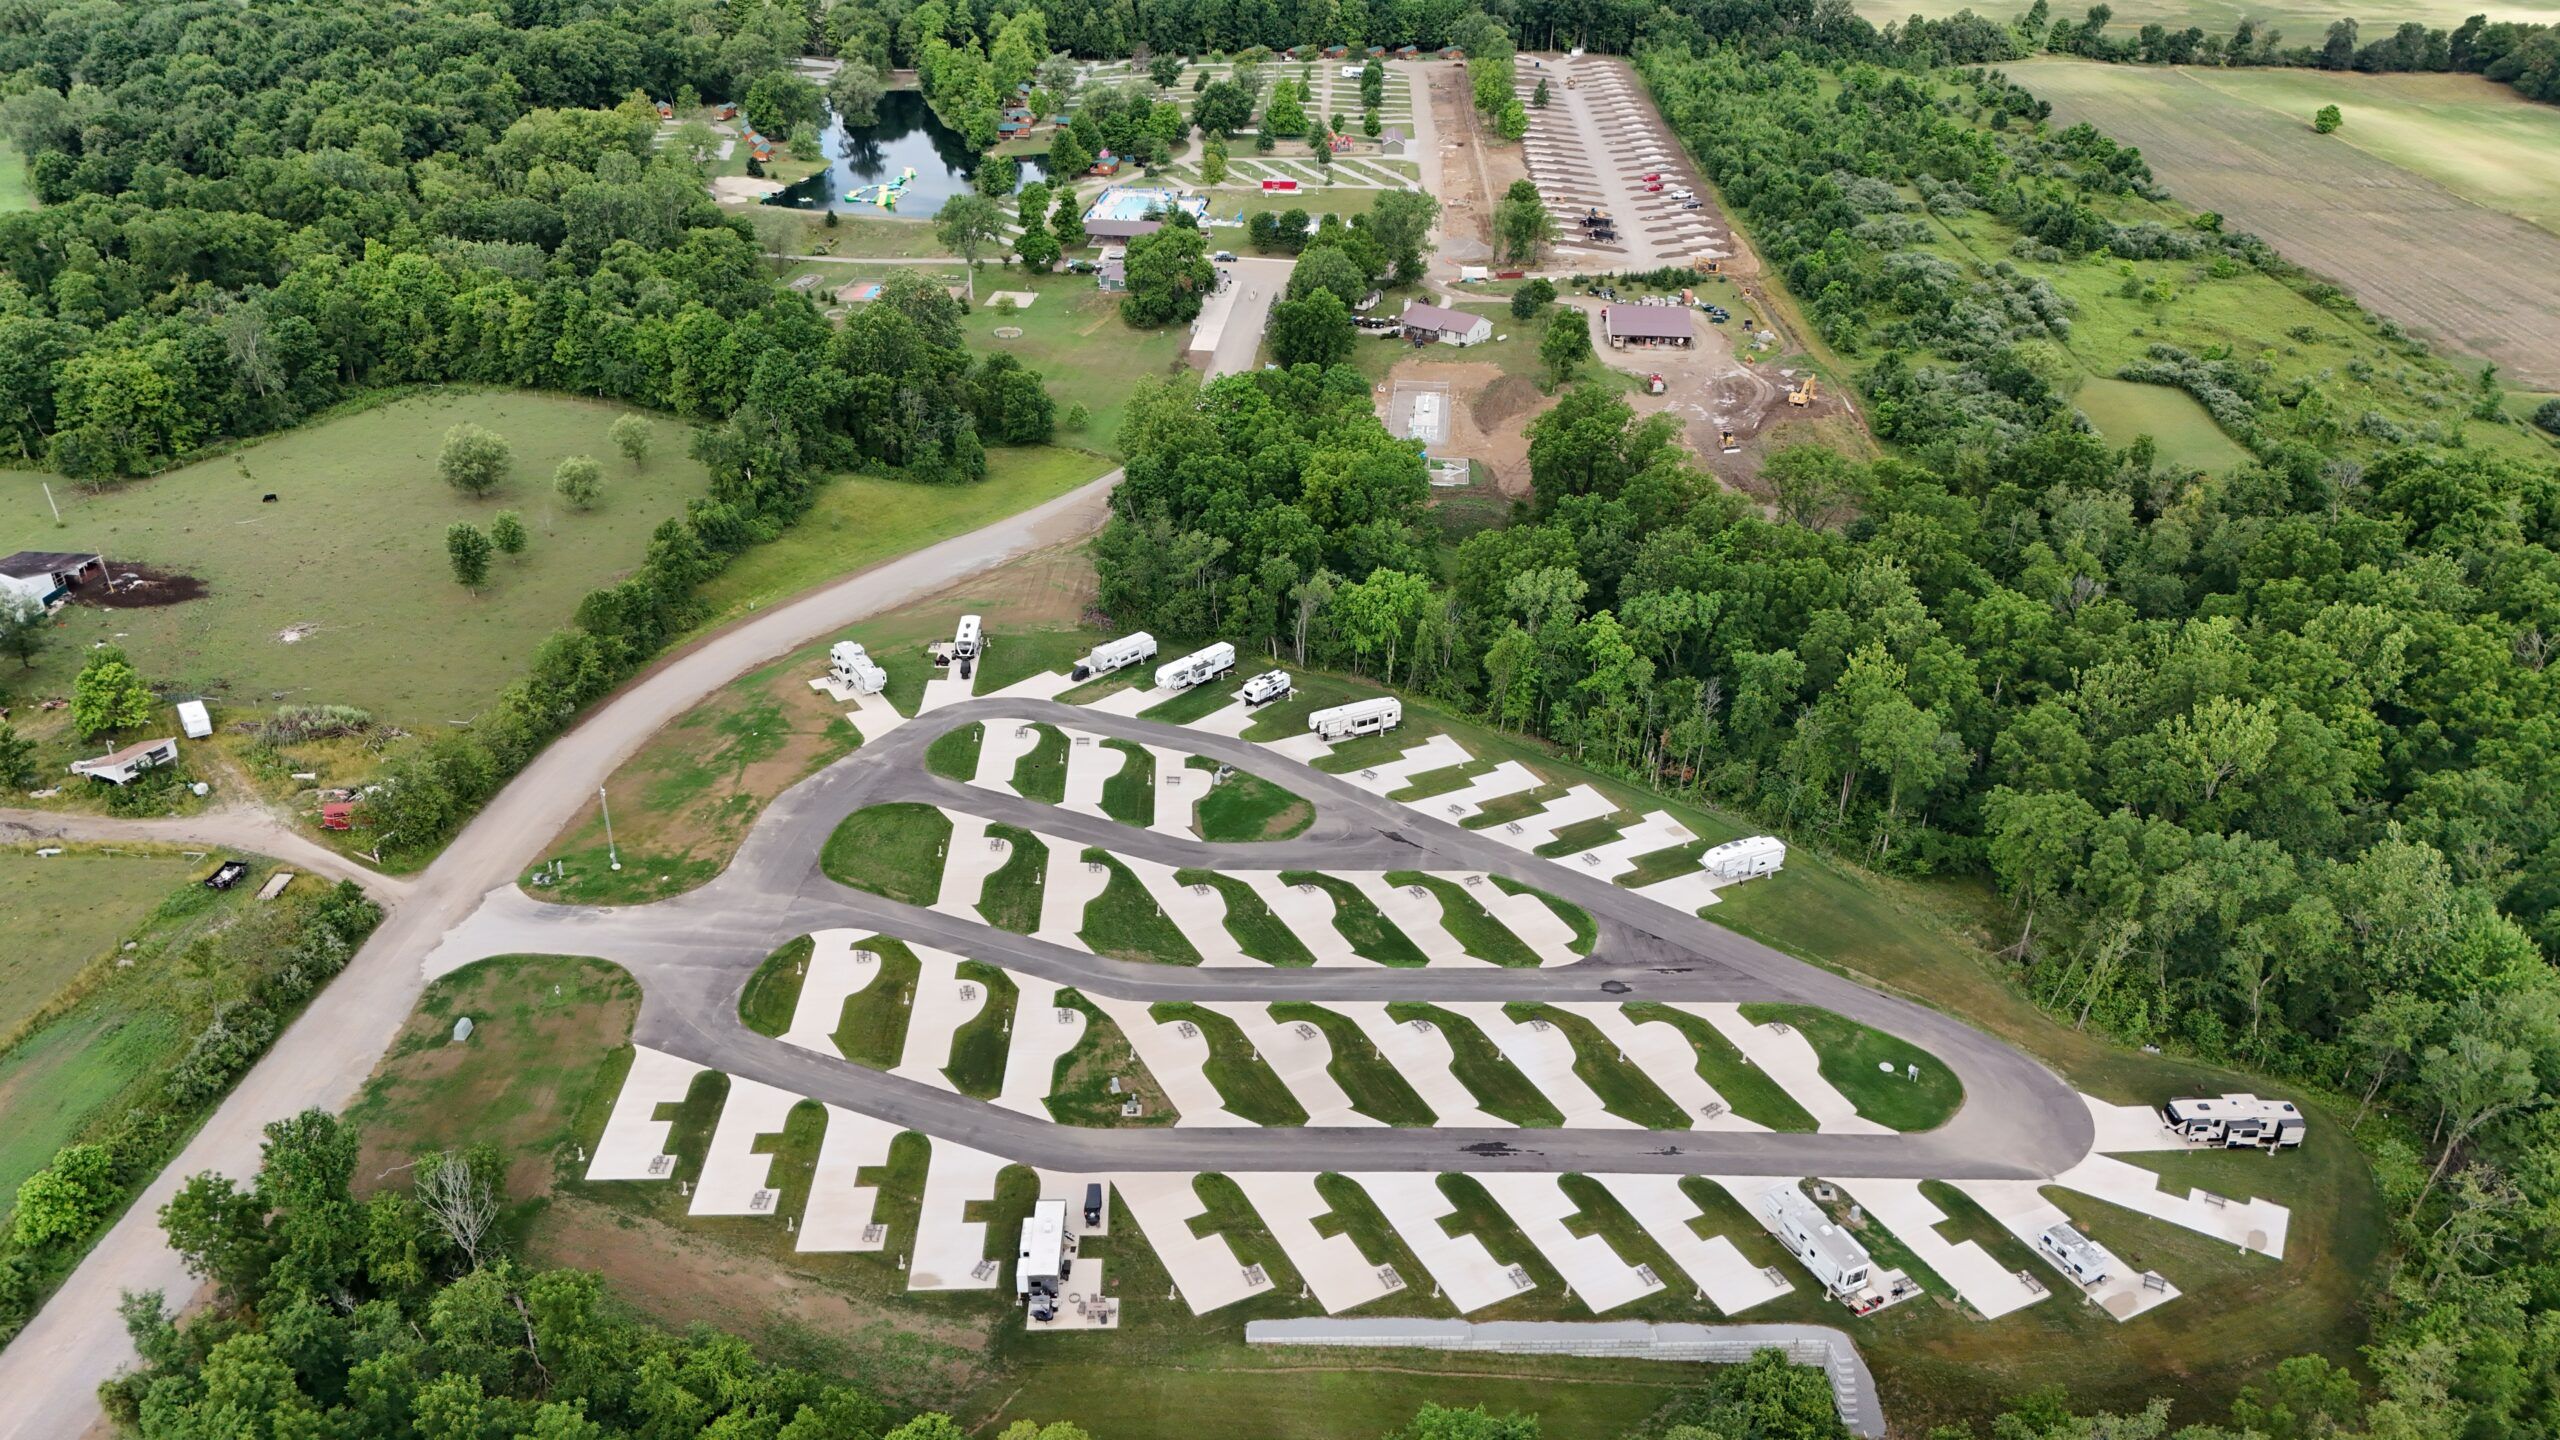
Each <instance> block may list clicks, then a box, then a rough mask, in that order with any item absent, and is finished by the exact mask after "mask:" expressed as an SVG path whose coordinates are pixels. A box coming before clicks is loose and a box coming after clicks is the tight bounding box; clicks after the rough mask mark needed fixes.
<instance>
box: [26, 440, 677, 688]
mask: <svg viewBox="0 0 2560 1440" xmlns="http://www.w3.org/2000/svg"><path fill="white" fill-rule="evenodd" d="M625 413H629V412H626V411H624V410H623V409H621V408H620V407H617V406H612V405H604V404H598V403H594V402H590V401H584V400H573V399H568V398H566V397H563V396H557V395H534V394H518V393H508V392H502V391H489V392H475V391H443V392H437V393H433V394H428V395H422V396H417V397H414V398H411V399H405V400H399V401H395V402H393V403H391V404H387V405H383V406H379V407H377V408H374V409H371V410H366V411H362V412H360V413H357V414H352V415H346V416H342V417H340V418H337V419H334V420H327V421H323V422H321V423H319V424H316V425H312V426H308V427H305V428H303V429H300V430H296V431H292V432H290V433H287V434H284V435H279V436H276V437H275V438H273V439H269V440H266V441H263V442H260V443H258V444H256V445H252V446H249V447H247V448H245V449H241V450H237V451H234V452H232V453H230V454H227V455H221V456H217V457H215V458H213V459H209V460H203V461H199V462H197V463H195V464H193V465H189V466H186V467H184V468H182V469H178V470H174V471H171V472H169V473H168V474H166V475H161V476H158V477H156V478H153V479H150V480H141V481H135V482H132V483H129V484H125V485H122V486H118V487H115V488H112V489H108V490H104V491H100V492H97V493H94V494H92V493H87V492H83V491H81V490H79V489H77V488H76V487H74V486H71V485H69V484H67V483H65V482H63V481H61V480H59V479H57V480H55V481H54V483H53V493H54V496H55V498H56V499H57V500H59V501H60V503H61V506H62V519H63V523H62V525H61V526H60V527H59V528H57V527H55V526H54V524H53V523H52V521H51V519H50V518H49V516H48V514H47V512H46V509H45V503H44V497H43V495H42V494H40V493H39V492H38V491H37V489H36V485H35V481H34V480H33V479H32V478H20V479H17V480H13V481H12V482H10V488H11V497H12V498H11V503H10V504H9V505H8V507H7V508H6V510H5V512H0V551H8V550H19V549H35V550H73V549H86V550H93V551H97V552H100V553H103V554H104V555H105V556H106V557H107V561H108V563H109V564H110V565H111V566H130V565H148V566H151V567H154V568H156V569H160V570H164V571H174V572H177V573H180V574H184V575H188V576H192V577H194V578H195V579H197V580H200V581H202V582H203V583H204V585H205V586H206V587H207V591H208V593H207V594H206V595H205V596H204V597H203V598H202V599H197V600H191V601H187V602H184V603H181V604H175V605H161V606H150V607H129V606H128V607H120V608H116V609H100V608H95V607H92V606H88V605H78V606H73V607H71V608H69V609H66V610H65V611H63V612H62V616H63V619H62V624H61V626H60V628H59V629H57V630H56V631H55V644H54V645H53V647H52V649H51V650H50V651H49V652H47V654H46V655H45V656H44V658H43V659H41V660H40V661H39V662H38V663H37V667H36V674H35V675H34V676H31V677H28V684H27V685H26V687H24V688H25V691H26V692H27V693H45V694H58V693H65V692H67V691H68V689H69V687H70V683H71V675H72V673H73V671H74V670H76V669H77V668H78V666H79V663H80V657H81V654H82V652H84V651H86V650H87V649H88V648H89V646H90V644H91V642H93V641H97V640H109V639H113V640H115V641H116V643H118V644H121V645H123V646H124V647H125V649H126V650H127V651H129V652H130V653H131V654H132V656H133V658H134V662H135V663H136V664H137V665H139V666H140V667H141V669H142V672H143V674H144V675H145V676H147V677H149V678H151V679H152V680H153V681H155V682H159V683H161V684H162V685H163V686H164V687H166V688H169V689H172V690H174V691H176V692H177V693H181V694H186V693H201V694H204V695H208V696H213V697H216V698H217V699H221V700H227V701H230V702H232V703H236V704H243V705H264V704H268V703H272V702H274V701H278V700H282V701H289V702H296V703H302V702H310V703H321V702H333V703H341V704H348V705H356V706H360V707H362V708H364V709H367V710H371V711H373V712H374V714H375V717H376V718H377V719H381V720H385V721H390V722H394V723H398V724H403V725H407V726H410V727H413V728H421V729H423V728H426V727H429V726H432V727H435V728H438V729H441V728H443V727H444V726H445V724H446V722H448V721H457V720H465V719H468V718H470V717H471V716H472V715H474V714H476V713H478V711H479V709H480V707H481V706H483V705H485V704H486V703H488V701H489V698H490V697H491V696H492V695H494V694H496V693H497V691H498V689H499V688H500V687H501V686H503V685H505V684H506V683H507V682H508V681H510V680H513V679H515V678H516V677H517V676H518V675H520V674H522V673H523V671H524V668H525V665H526V663H527V662H528V661H529V660H530V659H531V658H532V656H533V651H534V647H535V646H537V645H539V644H540V643H541V642H542V639H543V637H544V636H546V635H549V634H550V633H551V632H552V631H553V630H554V629H556V628H557V627H559V626H560V625H562V624H564V623H566V622H567V621H568V619H569V617H570V614H571V612H573V611H574V610H576V608H577V604H578V601H579V599H580V598H581V597H583V596H584V595H585V594H586V593H587V592H588V591H589V590H592V589H594V588H595V587H597V586H598V585H602V584H605V583H607V582H609V581H612V580H614V579H616V578H618V577H619V576H621V575H622V574H623V573H624V572H625V571H627V570H629V569H630V568H632V567H633V566H636V565H638V564H639V563H640V559H641V555H642V552H643V551H644V550H645V549H646V548H647V545H648V539H649V532H650V531H651V530H653V529H655V528H657V525H658V523H659V522H660V521H662V520H664V519H666V518H667V517H668V516H670V515H673V514H676V513H678V512H679V511H680V510H681V509H682V508H683V505H684V502H685V501H686V500H687V499H689V498H691V497H693V496H695V495H698V494H701V493H702V491H703V490H704V488H705V485H706V480H705V477H704V473H703V470H702V467H701V466H699V465H697V464H695V463H694V462H693V461H692V460H690V459H688V458H686V455H685V446H686V443H687V436H688V431H687V429H686V427H685V426H683V425H681V424H679V423H677V422H675V421H673V420H665V419H660V418H657V417H651V418H650V425H651V429H652V430H653V432H654V434H655V438H656V445H655V448H654V449H653V450H652V452H651V454H650V457H649V461H648V464H647V465H646V467H645V468H643V469H641V470H639V471H637V472H636V473H635V472H634V471H633V470H632V468H631V466H630V465H628V464H627V463H625V462H624V461H623V459H622V457H621V456H620V455H618V454H616V453H615V452H614V449H613V446H612V444H611V443H610V442H609V441H608V440H607V439H606V438H605V428H606V427H607V426H609V425H611V424H612V423H613V421H614V420H615V418H617V417H618V416H620V415H623V414H625ZM466 420H467V421H471V422H473V423H476V424H479V425H482V426H484V427H486V428H488V429H490V430H493V431H496V432H497V433H498V434H500V435H502V436H505V437H506V439H507V440H508V442H509V443H510V444H511V445H512V446H513V448H514V457H515V467H514V478H513V479H511V480H510V481H509V482H508V483H507V484H505V485H503V486H501V487H499V489H498V490H497V492H496V493H495V494H493V495H491V496H490V497H489V498H488V499H485V500H473V499H471V498H469V497H467V496H464V495H462V494H461V493H460V492H458V491H455V490H454V489H452V488H451V487H450V486H448V485H446V484H445V483H444V481H442V480H441V479H439V478H437V475H436V454H437V452H438V450H439V448H440V447H441V446H442V444H443V440H444V434H445V432H446V431H447V430H448V429H450V428H452V427H453V426H455V425H457V424H460V423H462V422H464V421H466ZM571 455H593V456H596V457H597V458H599V459H603V460H605V483H604V489H603V494H602V496H601V497H600V498H599V499H598V500H597V502H596V504H595V507H594V508H593V509H591V510H588V511H584V512H578V511H572V510H570V509H569V508H567V507H566V506H564V505H562V504H560V503H559V501H558V500H557V499H556V498H555V497H554V496H553V495H552V493H551V471H552V467H554V466H555V465H557V464H558V463H559V462H560V461H561V460H563V459H565V458H567V457H568V456H571ZM269 494H272V495H274V496H276V497H277V499H276V503H274V504H272V505H269V504H263V503H261V499H260V497H262V496H265V495H269ZM501 510H515V511H518V512H520V513H521V514H522V515H523V516H524V522H525V525H526V527H527V528H528V529H529V530H531V531H532V537H533V538H532V544H531V545H530V546H528V547H527V548H526V550H525V553H524V554H522V555H520V556H514V557H509V556H505V555H500V556H497V557H495V558H494V563H493V564H492V565H491V567H490V572H489V576H490V578H489V583H488V585H487V586H486V587H484V588H483V589H482V590H481V591H480V592H478V593H476V594H475V593H473V592H471V591H468V590H465V589H463V588H462V587H461V586H459V585H456V584H455V583H454V582H453V575H452V571H451V569H450V566H449V563H448V562H447V560H446V558H445V552H444V532H445V527H446V526H448V525H451V524H452V523H454V522H455V521H458V520H467V521H471V522H473V523H475V524H478V525H481V526H483V527H485V526H487V524H488V523H489V520H490V517H492V516H494V515H496V514H497V513H498V512H499V511H501ZM288 634H290V635H294V636H295V637H297V638H295V639H293V640H292V641H290V642H288V641H287V640H286V639H284V638H283V637H284V636H286V635H288Z"/></svg>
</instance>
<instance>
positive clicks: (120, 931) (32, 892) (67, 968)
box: [0, 850, 207, 1108]
mask: <svg viewBox="0 0 2560 1440" xmlns="http://www.w3.org/2000/svg"><path fill="white" fill-rule="evenodd" d="M206 868H207V866H205V865H201V864H198V863H197V862H195V861H193V860H188V859H185V858H182V857H180V856H176V855H168V856H158V855H152V856H142V855H100V854H89V853H78V854H70V855H56V856H53V857H52V858H50V859H40V858H38V857H37V856H36V855H35V854H34V853H33V852H32V851H28V850H7V851H0V935H6V936H7V937H8V943H7V944H6V945H0V1039H5V1038H6V1037H7V1036H8V1035H10V1034H11V1033H12V1032H14V1031H15V1030H16V1029H17V1028H18V1026H19V1025H20V1024H22V1023H24V1022H25V1020H26V1019H27V1017H28V1016H30V1015H32V1014H34V1013H35V1012H36V1011H37V1010H38V1009H40V1008H41V1007H42V1006H43V1005H44V1003H45V1002H46V1001H47V1000H50V999H52V998H53V997H54V995H55V994H56V993H57V992H59V991H60V990H61V989H62V987H63V984H64V983H65V982H67V981H68V980H70V979H71V977H72V976H74V975H77V974H79V973H80V970H81V967H83V966H85V965H87V964H88V963H89V962H90V961H91V960H94V959H96V958H97V957H98V956H99V955H101V954H103V953H105V952H106V951H107V950H108V949H109V948H110V947H112V946H114V945H115V944H116V943H117V942H119V941H121V940H123V939H125V938H126V935H127V932H129V931H131V930H132V929H133V928H134V927H135V926H136V925H138V924H140V923H141V921H142V919H143V917H144V916H147V915H149V914H150V913H151V909H152V907H153V906H155V905H157V904H159V903H160V901H161V898H162V897H163V896H166V895H167V894H168V893H169V892H170V891H171V890H173V889H175V888H177V886H178V885H179V884H180V883H181V882H183V881H185V880H187V879H189V878H191V877H192V876H194V875H195V874H197V873H198V872H200V871H202V870H204V869H206ZM0 1108H5V1107H0Z"/></svg>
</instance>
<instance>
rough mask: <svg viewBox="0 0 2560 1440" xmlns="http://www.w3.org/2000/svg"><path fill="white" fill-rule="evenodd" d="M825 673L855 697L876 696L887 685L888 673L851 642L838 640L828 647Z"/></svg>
mask: <svg viewBox="0 0 2560 1440" xmlns="http://www.w3.org/2000/svg"><path fill="white" fill-rule="evenodd" d="M827 673H828V674H830V675H832V676H834V677H835V682H836V683H837V684H839V685H841V686H843V687H844V688H846V689H847V690H850V691H852V692H853V693H854V694H856V695H877V694H879V693H880V691H881V688H882V687H883V686H886V685H887V684H888V683H889V672H888V671H886V670H883V669H881V668H880V662H879V661H877V660H874V659H872V658H871V656H870V655H869V654H868V653H867V652H865V651H864V650H863V648H862V647H861V646H860V645H858V644H855V643H854V642H853V641H851V640H839V641H837V642H836V643H835V644H834V645H832V646H829V647H828V649H827Z"/></svg>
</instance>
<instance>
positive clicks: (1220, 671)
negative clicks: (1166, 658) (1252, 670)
mask: <svg viewBox="0 0 2560 1440" xmlns="http://www.w3.org/2000/svg"><path fill="white" fill-rule="evenodd" d="M1234 668H1236V647H1234V646H1233V645H1230V644H1228V643H1227V642H1226V641H1224V640H1221V641H1219V642H1218V643H1217V644H1215V645H1212V646H1210V647H1208V648H1207V649H1205V650H1194V651H1192V652H1191V653H1190V654H1188V655H1185V656H1183V657H1182V658H1181V659H1179V660H1176V661H1173V662H1172V663H1170V664H1165V665H1159V666H1157V667H1156V688H1157V689H1159V690H1187V689H1189V688H1191V687H1192V686H1194V685H1198V684H1200V683H1202V682H1204V681H1209V680H1215V679H1217V678H1218V677H1219V676H1221V675H1224V674H1226V673H1227V672H1228V671H1230V670H1233V669H1234Z"/></svg>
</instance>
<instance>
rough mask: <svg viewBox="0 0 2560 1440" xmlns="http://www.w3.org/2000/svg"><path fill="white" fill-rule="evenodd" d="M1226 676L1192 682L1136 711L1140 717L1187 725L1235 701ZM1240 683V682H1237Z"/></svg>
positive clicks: (1213, 713) (1232, 688) (1232, 678)
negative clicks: (1202, 683) (1201, 682)
mask: <svg viewBox="0 0 2560 1440" xmlns="http://www.w3.org/2000/svg"><path fill="white" fill-rule="evenodd" d="M1234 679H1235V677H1233V676H1229V677H1228V678H1227V679H1226V680H1220V681H1218V682H1216V683H1214V684H1209V685H1194V686H1192V687H1191V688H1190V689H1188V690H1185V691H1183V692H1182V693H1181V694H1179V695H1176V696H1174V697H1173V698H1172V699H1170V700H1159V701H1157V702H1156V703H1155V704H1153V705H1150V706H1148V707H1147V708H1146V709H1144V710H1141V711H1139V712H1138V718H1139V719H1141V720H1159V721H1162V722H1163V723H1165V724H1167V725H1188V724H1190V723H1191V722H1192V721H1194V720H1202V719H1206V718H1207V717H1209V716H1211V715H1215V714H1217V713H1218V712H1219V711H1221V710H1224V709H1226V708H1227V707H1228V706H1230V705H1233V704H1234V703H1236V687H1235V684H1233V683H1230V682H1231V681H1234ZM1239 683H1240V682H1239Z"/></svg>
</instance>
